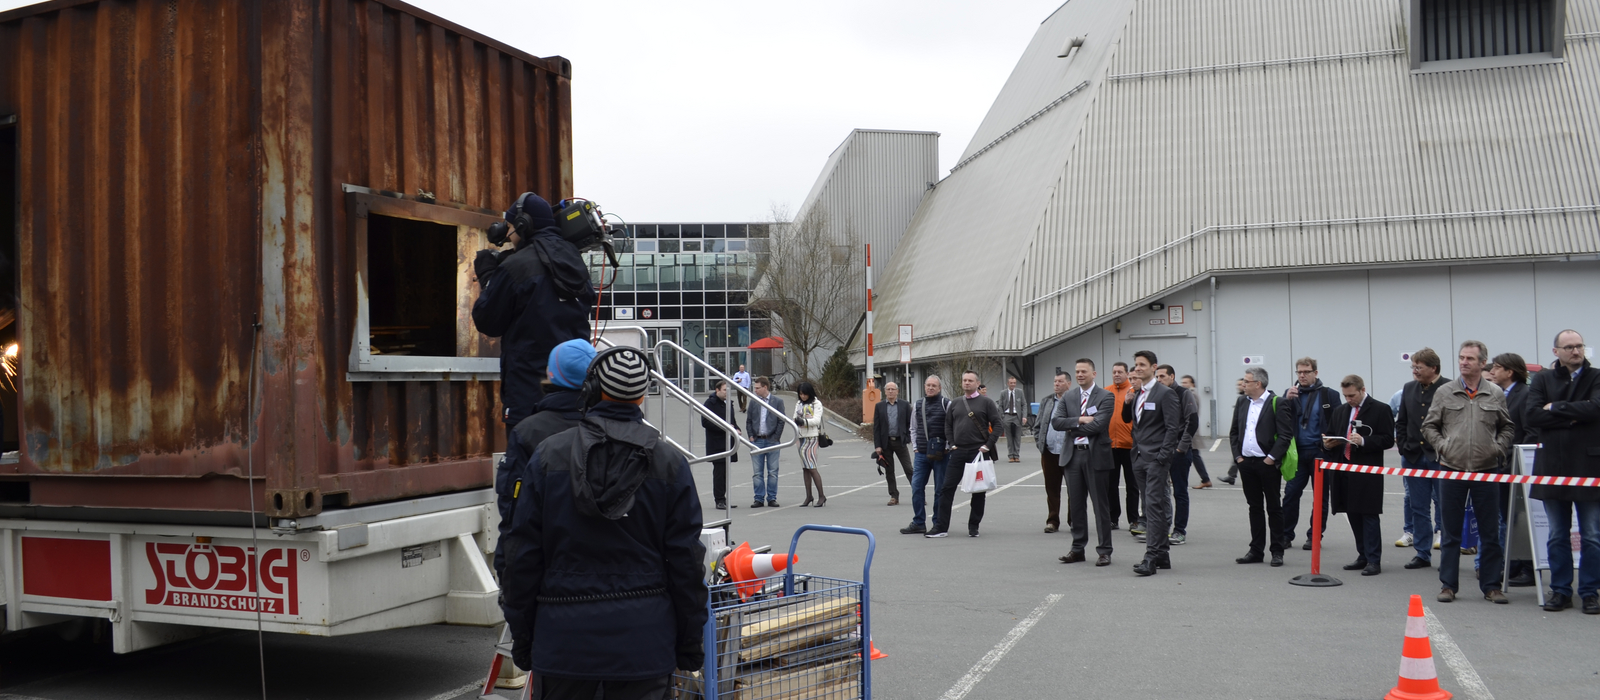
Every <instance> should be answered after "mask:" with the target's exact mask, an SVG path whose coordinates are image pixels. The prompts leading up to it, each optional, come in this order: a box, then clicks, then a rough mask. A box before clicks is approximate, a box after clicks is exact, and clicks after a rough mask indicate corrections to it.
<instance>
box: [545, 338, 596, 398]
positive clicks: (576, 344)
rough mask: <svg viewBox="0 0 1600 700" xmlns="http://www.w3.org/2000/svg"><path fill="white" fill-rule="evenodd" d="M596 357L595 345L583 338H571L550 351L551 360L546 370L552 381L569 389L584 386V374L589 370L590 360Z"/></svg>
mask: <svg viewBox="0 0 1600 700" xmlns="http://www.w3.org/2000/svg"><path fill="white" fill-rule="evenodd" d="M593 359H594V346H593V345H590V344H589V341H587V340H582V339H575V340H569V341H567V342H565V343H562V344H560V345H557V346H556V347H555V349H554V350H551V351H550V362H549V364H547V365H545V372H546V373H547V374H549V375H550V383H552V384H554V385H556V386H559V387H564V388H567V389H580V388H582V387H583V376H584V375H585V374H588V372H589V362H590V361H591V360H593Z"/></svg>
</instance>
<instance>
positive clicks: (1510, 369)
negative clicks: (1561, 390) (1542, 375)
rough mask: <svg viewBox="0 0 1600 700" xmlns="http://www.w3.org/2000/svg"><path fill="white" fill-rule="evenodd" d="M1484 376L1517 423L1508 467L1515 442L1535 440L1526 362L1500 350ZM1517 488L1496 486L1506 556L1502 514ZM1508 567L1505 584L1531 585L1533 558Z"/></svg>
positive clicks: (1507, 510)
mask: <svg viewBox="0 0 1600 700" xmlns="http://www.w3.org/2000/svg"><path fill="white" fill-rule="evenodd" d="M1485 375H1486V376H1488V377H1489V381H1491V382H1494V385H1495V386H1497V387H1500V391H1501V392H1503V393H1504V394H1505V396H1506V410H1507V411H1508V412H1510V413H1511V422H1512V423H1513V424H1514V425H1516V426H1517V431H1516V433H1515V434H1514V435H1512V436H1511V449H1510V450H1507V451H1506V454H1505V462H1506V464H1507V465H1508V466H1509V465H1511V464H1513V460H1515V459H1517V447H1516V446H1517V445H1535V444H1538V442H1539V429H1538V428H1531V427H1529V426H1528V416H1527V412H1528V411H1527V407H1528V363H1527V361H1525V360H1523V359H1522V356H1521V355H1518V354H1516V353H1514V352H1503V353H1500V354H1499V355H1495V356H1494V364H1491V365H1489V368H1488V370H1486V371H1485ZM1507 471H1510V470H1509V469H1508V470H1507ZM1520 488H1522V486H1520V485H1517V484H1501V485H1500V542H1501V543H1502V544H1503V545H1505V549H1506V553H1507V554H1508V555H1509V554H1510V552H1511V547H1510V544H1509V543H1510V540H1507V539H1506V532H1507V530H1508V524H1507V522H1506V516H1507V514H1508V513H1510V512H1511V490H1512V489H1520ZM1482 560H1483V554H1482V553H1481V552H1480V553H1479V554H1478V563H1480V564H1481V563H1482ZM1475 568H1476V567H1475ZM1508 570H1509V571H1510V573H1511V576H1510V578H1507V579H1506V585H1507V586H1513V587H1525V586H1532V585H1533V583H1534V579H1533V560H1531V559H1513V560H1512V561H1511V565H1510V567H1508Z"/></svg>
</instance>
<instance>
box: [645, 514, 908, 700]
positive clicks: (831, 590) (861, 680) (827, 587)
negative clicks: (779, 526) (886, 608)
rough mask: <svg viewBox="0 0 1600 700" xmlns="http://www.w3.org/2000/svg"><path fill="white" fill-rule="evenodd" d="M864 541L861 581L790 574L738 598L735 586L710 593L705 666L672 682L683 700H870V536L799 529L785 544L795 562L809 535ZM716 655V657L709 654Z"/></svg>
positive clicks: (847, 531)
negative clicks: (802, 537)
mask: <svg viewBox="0 0 1600 700" xmlns="http://www.w3.org/2000/svg"><path fill="white" fill-rule="evenodd" d="M813 530H815V531H818V532H831V533H837V534H844V535H861V536H862V537H865V538H867V556H866V561H865V563H864V564H862V567H861V580H860V581H851V580H847V579H838V578H827V577H823V576H813V575H809V574H796V573H794V566H793V565H791V566H790V567H789V568H788V569H786V570H785V571H784V572H783V573H782V574H781V575H775V576H771V577H768V578H766V579H762V580H761V581H762V589H761V593H759V594H757V595H753V596H750V597H749V598H748V599H741V598H740V596H739V591H738V589H737V587H736V586H737V584H735V583H733V582H729V583H722V584H717V585H714V586H711V595H710V597H709V599H708V602H707V606H708V607H709V608H710V616H709V617H708V618H707V619H706V629H705V648H706V665H705V668H704V669H702V670H701V671H700V672H699V673H696V674H695V675H694V676H693V677H689V676H681V675H680V676H676V677H675V678H674V679H673V684H674V686H675V688H676V695H675V697H677V698H682V699H685V700H689V699H693V700H779V699H782V700H847V699H856V700H871V698H872V664H871V662H870V658H871V651H872V644H871V639H872V606H871V604H870V603H871V595H872V584H871V578H870V574H871V571H872V554H873V551H874V550H876V549H877V541H876V540H875V539H874V538H873V536H872V533H871V532H868V531H867V530H863V529H860V528H854V527H839V526H836V525H802V526H800V529H798V530H795V532H794V538H793V539H792V540H790V542H789V555H790V561H795V558H794V555H795V553H796V548H797V547H798V546H799V544H800V535H801V534H804V533H805V532H807V531H813ZM713 650H715V651H713Z"/></svg>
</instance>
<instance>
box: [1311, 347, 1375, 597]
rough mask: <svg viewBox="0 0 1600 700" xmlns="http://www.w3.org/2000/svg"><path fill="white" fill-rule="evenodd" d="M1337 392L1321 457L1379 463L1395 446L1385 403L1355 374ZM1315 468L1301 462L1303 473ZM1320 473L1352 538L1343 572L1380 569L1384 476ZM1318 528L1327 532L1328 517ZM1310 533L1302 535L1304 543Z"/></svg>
mask: <svg viewBox="0 0 1600 700" xmlns="http://www.w3.org/2000/svg"><path fill="white" fill-rule="evenodd" d="M1339 392H1340V394H1341V395H1342V397H1343V399H1344V400H1343V401H1342V402H1340V403H1339V405H1338V406H1335V407H1334V408H1333V410H1332V411H1331V412H1330V413H1329V414H1328V417H1327V420H1326V421H1325V422H1324V423H1323V435H1325V436H1327V437H1324V438H1323V440H1322V453H1323V459H1330V460H1334V461H1337V462H1340V463H1342V464H1370V465H1372V466H1376V467H1381V466H1383V452H1384V450H1387V449H1389V448H1390V447H1393V446H1394V414H1393V413H1390V411H1389V406H1388V405H1387V404H1385V403H1384V402H1382V401H1379V400H1377V399H1374V398H1372V396H1371V395H1370V394H1368V393H1367V383H1366V380H1364V379H1362V378H1361V377H1359V376H1357V375H1354V374H1352V375H1349V376H1346V377H1345V378H1344V379H1343V380H1340V382H1339ZM1300 424H1301V425H1304V424H1305V421H1304V420H1302V421H1300ZM1336 438H1337V439H1336ZM1313 469H1314V463H1305V464H1302V465H1301V470H1302V471H1310V470H1313ZM1323 477H1324V478H1325V479H1326V480H1327V482H1328V491H1329V492H1330V493H1331V494H1332V496H1331V498H1330V499H1329V500H1330V505H1332V507H1333V512H1335V513H1345V514H1347V515H1346V517H1347V518H1348V519H1349V521H1350V532H1351V533H1352V534H1353V535H1354V536H1355V541H1356V558H1355V561H1352V562H1350V563H1349V564H1345V565H1344V569H1345V571H1355V570H1357V569H1359V570H1360V571H1361V575H1362V576H1377V575H1378V574H1380V573H1383V530H1382V527H1381V524H1380V522H1379V520H1380V516H1382V515H1383V475H1382V474H1360V473H1357V472H1344V471H1329V472H1327V473H1325V474H1324V475H1323ZM1322 527H1323V530H1324V531H1326V530H1327V527H1328V520H1327V518H1323V520H1322ZM1310 537H1311V536H1310V535H1307V536H1306V538H1307V541H1308V542H1309V541H1310Z"/></svg>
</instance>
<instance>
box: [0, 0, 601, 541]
mask: <svg viewBox="0 0 1600 700" xmlns="http://www.w3.org/2000/svg"><path fill="white" fill-rule="evenodd" d="M569 75H570V68H569V67H568V64H567V62H566V61H565V60H564V59H560V58H551V59H540V58H535V57H532V56H528V55H526V54H523V53H521V52H518V51H516V50H515V49H511V48H509V47H506V46H503V45H499V44H496V43H494V42H490V41H488V40H486V39H484V38H482V37H480V36H477V35H475V34H473V33H471V32H469V31H467V30H464V29H462V28H460V27H457V26H455V25H453V24H450V23H449V22H447V21H444V20H442V19H439V18H437V17H433V16H432V15H429V14H427V13H424V12H421V11H420V10H417V9H415V8H411V7H409V6H407V5H405V4H403V3H398V2H390V1H388V0H384V1H381V2H380V1H376V0H367V1H364V2H363V1H359V0H356V1H351V0H322V1H318V0H297V1H285V2H279V1H274V2H248V1H241V2H232V3H227V2H220V3H202V2H194V3H189V2H80V3H72V2H67V3H54V4H50V5H45V6H40V7H38V8H24V9H22V10H18V11H15V12H12V13H7V14H4V15H0V117H3V116H5V115H9V114H15V115H17V122H16V129H17V134H18V140H19V148H18V151H19V159H18V160H19V165H20V172H19V174H20V177H19V180H20V182H21V185H20V188H19V190H20V191H19V193H18V195H19V204H20V207H19V208H20V212H19V217H18V219H19V227H18V230H17V235H18V241H19V243H18V251H19V253H20V257H19V264H18V273H19V277H20V283H19V288H20V290H21V299H20V310H19V314H18V316H19V320H18V323H19V326H20V330H19V332H20V338H21V345H22V356H23V359H22V371H21V387H20V388H21V394H22V400H21V402H22V410H21V413H22V416H21V417H20V423H21V426H20V430H19V434H20V435H22V445H21V447H22V450H21V452H22V454H21V459H20V461H19V462H18V463H16V464H5V465H0V475H4V474H25V475H32V476H31V478H30V479H29V481H31V494H30V501H31V503H33V504H35V505H90V506H111V507H144V508H185V509H206V510H244V509H246V508H248V498H247V492H246V490H245V489H244V488H242V487H241V482H240V481H238V480H235V479H218V478H207V477H214V476H218V475H228V476H233V477H241V476H245V475H246V472H247V471H253V473H254V474H255V475H257V479H256V480H255V482H254V483H255V484H256V489H257V491H256V496H257V504H258V507H260V504H261V503H263V502H265V503H266V504H267V508H266V509H265V510H266V512H267V513H268V514H270V515H275V516H286V517H288V516H295V515H304V514H310V513H315V512H319V511H320V510H321V508H322V505H323V501H322V499H323V496H324V495H329V496H334V495H338V496H339V498H338V499H337V500H338V501H342V502H343V503H346V504H356V503H366V502H377V501H384V500H393V499H397V498H406V497H413V496H418V495H425V494H429V493H439V492H445V491H450V490H458V489H462V488H473V487H480V486H484V485H487V484H489V483H490V481H491V478H492V474H491V467H490V465H489V462H488V456H489V454H490V453H491V452H492V451H494V450H495V449H496V448H497V443H498V441H499V440H500V439H501V438H499V437H498V436H500V435H501V434H502V429H501V427H500V425H499V422H498V421H497V420H496V417H497V415H498V388H497V386H496V385H495V384H494V383H492V382H460V381H457V382H445V381H432V382H419V381H387V382H386V381H377V382H357V383H352V382H350V381H348V380H347V379H346V375H345V372H346V370H347V369H348V367H347V364H348V360H347V358H348V357H349V355H350V346H351V342H352V336H353V331H354V327H355V317H356V314H357V308H356V303H355V299H354V296H355V288H356V283H355V270H356V265H357V261H356V248H355V244H354V237H353V235H352V231H351V228H352V227H351V226H350V225H349V222H348V221H347V219H348V218H349V214H348V213H347V209H346V200H345V194H344V191H343V188H342V186H343V185H345V184H349V185H356V186H360V187H366V188H371V189H374V190H388V191H394V192H402V193H416V192H417V191H418V190H423V191H427V192H431V193H433V194H434V195H435V196H436V197H437V198H438V200H439V202H441V203H446V202H448V203H451V206H452V207H454V208H455V209H456V210H460V209H466V210H468V211H476V212H479V213H480V214H482V213H487V212H489V211H491V210H497V209H501V208H503V207H504V206H505V205H506V203H507V202H509V201H510V200H511V199H512V198H513V197H514V196H515V195H516V194H517V193H519V192H522V191H527V190H531V191H534V192H538V193H540V194H542V195H544V196H546V197H547V198H551V199H554V198H560V197H565V196H570V192H571V189H572V185H571V183H572V175H571V173H572V169H571V145H570V144H571V124H570V117H569V115H570V105H569V100H570V86H569V82H568V76H569ZM410 206H413V207H426V206H428V205H423V204H410ZM258 313H259V316H260V318H259V321H260V324H261V325H260V330H259V334H260V339H259V340H260V346H259V351H258V352H259V357H257V356H256V353H255V352H253V351H256V350H257V348H256V345H255V340H256V339H255V337H254V336H255V334H256V331H255V327H254V323H255V322H256V321H257V316H258ZM252 360H256V361H258V362H259V364H258V365H257V367H258V372H257V373H256V375H255V376H254V379H255V381H256V382H257V386H256V391H257V395H256V396H255V404H254V406H253V407H252V405H251V403H250V402H251V391H250V389H251V386H250V384H251V381H252V377H253V375H252V372H251V363H252ZM252 422H254V423H255V425H254V426H253V431H252V425H251V424H252ZM252 432H253V433H254V439H255V443H254V449H253V453H254V454H253V455H252V454H251V452H252V450H249V449H247V446H249V445H250V444H251V442H250V441H251V435H252ZM252 456H253V460H252V459H250V457H252ZM91 475H92V476H95V477H114V478H111V479H104V478H93V479H88V478H85V477H87V476H91ZM263 499H265V500H264V501H263ZM330 504H331V503H330Z"/></svg>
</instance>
